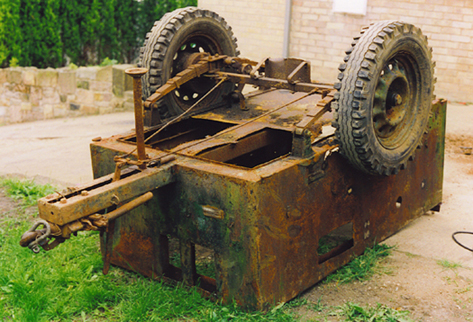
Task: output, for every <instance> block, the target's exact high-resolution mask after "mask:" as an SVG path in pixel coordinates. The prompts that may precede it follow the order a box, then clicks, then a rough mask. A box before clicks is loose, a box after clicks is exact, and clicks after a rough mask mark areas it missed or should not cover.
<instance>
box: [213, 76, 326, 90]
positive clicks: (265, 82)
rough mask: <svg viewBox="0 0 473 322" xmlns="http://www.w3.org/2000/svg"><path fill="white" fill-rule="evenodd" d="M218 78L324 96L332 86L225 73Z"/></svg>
mask: <svg viewBox="0 0 473 322" xmlns="http://www.w3.org/2000/svg"><path fill="white" fill-rule="evenodd" d="M216 74H217V75H218V76H219V77H226V78H227V79H228V80H229V81H231V82H234V83H245V84H252V85H256V86H266V87H274V88H278V89H288V90H291V91H295V92H311V91H313V90H317V93H319V94H326V93H327V92H328V91H331V90H332V89H333V86H332V85H325V84H312V83H297V84H291V83H289V82H288V81H287V80H282V79H276V78H269V77H259V78H257V79H253V78H251V76H249V75H244V74H237V73H227V72H217V73H216Z"/></svg>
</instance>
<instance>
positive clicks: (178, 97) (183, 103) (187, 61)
mask: <svg viewBox="0 0 473 322" xmlns="http://www.w3.org/2000/svg"><path fill="white" fill-rule="evenodd" d="M202 53H209V54H211V55H215V54H222V53H223V51H222V49H221V47H220V46H219V45H218V43H217V42H216V41H215V40H214V39H213V38H211V37H209V36H208V35H205V34H193V35H190V36H189V37H187V38H186V40H185V41H183V42H182V43H181V44H180V46H179V47H178V49H177V50H176V51H175V52H173V53H172V55H173V56H172V57H173V61H172V67H171V70H170V75H171V76H170V77H171V78H172V77H174V76H176V75H177V74H178V73H179V72H181V71H183V70H185V69H186V68H188V67H189V66H190V65H192V64H195V63H197V62H198V61H199V59H200V57H202V55H201V54H202ZM214 85H215V80H213V79H210V78H204V77H199V78H195V79H193V80H191V81H189V82H187V83H186V84H184V85H182V86H181V87H180V88H178V89H176V90H175V91H174V93H173V95H172V97H173V99H174V100H175V102H176V103H177V104H178V105H179V107H180V108H181V109H182V110H183V111H185V110H187V109H188V108H189V107H191V106H192V105H193V104H195V103H196V102H197V101H198V100H199V99H201V98H202V96H203V95H205V93H207V92H208V91H209V90H210V89H211V88H212V87H213V86H214ZM214 94H216V93H214ZM211 96H212V97H213V95H211Z"/></svg>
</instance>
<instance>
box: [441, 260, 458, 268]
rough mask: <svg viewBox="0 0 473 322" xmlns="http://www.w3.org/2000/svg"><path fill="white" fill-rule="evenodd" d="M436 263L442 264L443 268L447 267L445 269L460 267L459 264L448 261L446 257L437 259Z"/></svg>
mask: <svg viewBox="0 0 473 322" xmlns="http://www.w3.org/2000/svg"><path fill="white" fill-rule="evenodd" d="M437 264H439V265H440V266H442V267H443V268H447V269H456V268H458V267H462V265H461V264H458V263H454V262H451V261H449V260H447V259H442V260H438V261H437Z"/></svg>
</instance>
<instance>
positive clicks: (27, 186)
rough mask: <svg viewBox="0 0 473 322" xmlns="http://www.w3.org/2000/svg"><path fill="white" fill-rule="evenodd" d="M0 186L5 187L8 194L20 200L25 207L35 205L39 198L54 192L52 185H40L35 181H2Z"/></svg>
mask: <svg viewBox="0 0 473 322" xmlns="http://www.w3.org/2000/svg"><path fill="white" fill-rule="evenodd" d="M0 186H3V187H5V188H6V192H7V194H8V195H9V196H10V197H12V198H13V199H15V200H20V201H21V202H22V204H23V205H24V206H32V205H35V204H36V202H37V201H38V199H39V198H42V197H44V196H47V195H49V194H51V193H53V192H54V188H53V187H52V186H51V185H50V184H46V185H38V184H36V183H34V181H33V180H18V179H2V180H0Z"/></svg>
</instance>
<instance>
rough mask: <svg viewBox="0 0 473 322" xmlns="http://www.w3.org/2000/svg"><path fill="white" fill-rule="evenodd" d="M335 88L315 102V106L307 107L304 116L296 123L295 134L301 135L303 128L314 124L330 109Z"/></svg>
mask: <svg viewBox="0 0 473 322" xmlns="http://www.w3.org/2000/svg"><path fill="white" fill-rule="evenodd" d="M335 92H336V90H332V91H331V92H330V93H329V94H327V95H326V97H325V98H323V99H321V100H320V101H318V102H317V105H316V106H315V107H312V108H310V109H309V111H308V112H307V114H306V115H305V116H304V118H303V119H302V120H301V121H300V122H299V123H297V124H296V132H295V133H296V134H298V135H302V132H303V130H304V129H307V128H308V127H309V126H311V125H312V124H314V123H315V122H316V121H317V120H319V119H320V118H321V117H322V116H323V115H324V114H325V113H327V112H330V111H331V103H332V101H333V94H334V93H335Z"/></svg>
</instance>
